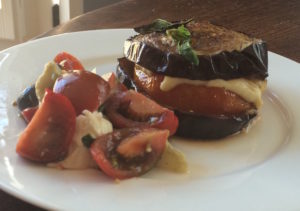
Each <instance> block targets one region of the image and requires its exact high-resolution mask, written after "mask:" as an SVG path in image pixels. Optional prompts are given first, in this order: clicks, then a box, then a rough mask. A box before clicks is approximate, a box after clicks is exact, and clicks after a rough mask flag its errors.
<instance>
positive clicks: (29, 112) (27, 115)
mask: <svg viewBox="0 0 300 211" xmlns="http://www.w3.org/2000/svg"><path fill="white" fill-rule="evenodd" d="M37 110H38V107H30V108H25V109H24V110H23V111H22V112H21V114H22V117H23V119H24V120H25V122H27V123H29V122H30V121H31V119H32V118H33V116H34V114H35V113H36V111H37Z"/></svg>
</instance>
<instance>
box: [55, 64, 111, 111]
mask: <svg viewBox="0 0 300 211" xmlns="http://www.w3.org/2000/svg"><path fill="white" fill-rule="evenodd" d="M53 91H54V92H55V93H61V94H63V95H65V96H66V97H67V98H68V99H69V100H70V101H71V103H72V104H73V106H74V108H75V111H76V114H77V115H79V114H81V112H82V111H83V110H84V109H87V110H89V111H95V110H97V109H98V107H99V106H100V105H101V104H102V103H103V102H104V101H105V100H106V98H107V96H108V95H109V91H110V87H109V84H108V83H107V82H106V81H105V80H104V79H102V78H101V77H100V76H99V75H97V74H94V73H92V72H88V71H85V70H83V71H72V72H68V73H65V74H63V75H62V76H61V77H59V78H58V79H57V80H56V82H55V84H54V87H53Z"/></svg>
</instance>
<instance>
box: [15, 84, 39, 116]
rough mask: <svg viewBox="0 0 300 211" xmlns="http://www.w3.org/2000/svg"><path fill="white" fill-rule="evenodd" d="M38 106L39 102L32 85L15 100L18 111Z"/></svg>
mask: <svg viewBox="0 0 300 211" xmlns="http://www.w3.org/2000/svg"><path fill="white" fill-rule="evenodd" d="M38 104H39V101H38V99H37V96H36V93H35V86H34V85H31V86H29V87H27V88H26V89H25V90H24V91H23V92H22V93H21V95H20V96H19V97H18V99H17V106H18V108H19V110H20V111H23V110H24V109H26V108H29V107H35V106H37V105H38Z"/></svg>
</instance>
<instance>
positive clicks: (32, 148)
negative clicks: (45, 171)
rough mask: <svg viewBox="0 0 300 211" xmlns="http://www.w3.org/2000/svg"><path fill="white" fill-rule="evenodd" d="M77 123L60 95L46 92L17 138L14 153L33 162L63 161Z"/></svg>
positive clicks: (67, 101)
mask: <svg viewBox="0 0 300 211" xmlns="http://www.w3.org/2000/svg"><path fill="white" fill-rule="evenodd" d="M75 124H76V113H75V110H74V108H73V106H72V104H71V102H70V101H69V100H68V99H67V98H66V97H65V96H63V95H61V94H56V93H53V92H52V91H51V90H47V91H46V94H45V97H44V100H43V102H42V104H41V105H40V107H39V109H38V110H37V111H36V113H35V115H34V116H33V118H32V120H31V121H30V123H29V124H28V126H27V127H26V129H25V130H24V131H23V133H22V134H21V136H20V137H19V140H18V144H17V147H16V151H17V153H18V154H19V155H21V156H22V157H24V158H27V159H29V160H32V161H36V162H43V163H47V162H55V161H59V160H62V159H63V158H64V157H65V155H66V154H67V152H68V147H69V145H70V143H71V141H72V138H73V135H74V132H75Z"/></svg>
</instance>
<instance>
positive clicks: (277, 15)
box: [0, 0, 300, 210]
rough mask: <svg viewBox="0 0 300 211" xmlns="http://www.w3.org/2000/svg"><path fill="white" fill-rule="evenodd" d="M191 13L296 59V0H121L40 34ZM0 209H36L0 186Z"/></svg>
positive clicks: (299, 11)
mask: <svg viewBox="0 0 300 211" xmlns="http://www.w3.org/2000/svg"><path fill="white" fill-rule="evenodd" d="M190 17H194V18H195V19H196V20H208V21H211V22H213V23H216V24H219V25H223V26H225V27H228V28H231V29H233V30H237V31H241V32H245V33H247V34H249V35H251V36H254V37H258V38H262V39H263V40H265V41H267V43H268V46H269V50H270V51H273V52H275V53H278V54H281V55H283V56H285V57H288V58H290V59H293V60H295V61H297V62H300V1H299V0H290V1H285V0H261V1H246V0H240V1H239V0H199V1H196V0H140V1H137V0H125V1H121V2H119V3H116V4H112V5H109V6H106V7H103V8H99V9H97V10H94V11H92V12H90V13H86V14H84V15H82V16H79V17H77V18H74V19H72V20H70V21H69V22H67V23H65V24H62V25H60V26H58V27H56V28H54V29H52V30H50V31H49V32H47V33H45V34H43V35H41V36H40V37H44V36H50V35H55V34H61V33H65V32H74V31H83V30H93V29H106V28H130V27H133V26H138V25H141V24H145V23H148V22H150V21H151V20H153V19H156V18H163V19H167V20H179V19H186V18H190ZM0 201H1V205H0V209H1V210H41V209H40V208H38V207H35V206H32V205H30V204H28V203H25V202H22V201H21V200H19V199H16V198H14V197H12V196H10V195H8V194H6V193H4V192H3V191H0Z"/></svg>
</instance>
